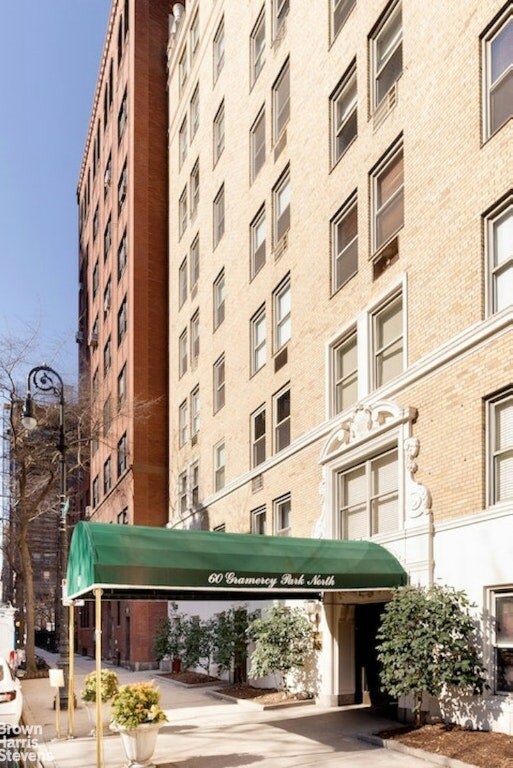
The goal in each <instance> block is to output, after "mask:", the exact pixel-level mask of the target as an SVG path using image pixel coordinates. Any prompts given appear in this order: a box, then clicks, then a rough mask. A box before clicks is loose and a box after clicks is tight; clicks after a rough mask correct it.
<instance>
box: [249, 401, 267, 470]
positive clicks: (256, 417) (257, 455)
mask: <svg viewBox="0 0 513 768" xmlns="http://www.w3.org/2000/svg"><path fill="white" fill-rule="evenodd" d="M263 461H265V406H264V405H263V406H262V407H261V408H259V409H258V411H255V413H253V414H252V416H251V466H252V467H258V465H259V464H262V462H263Z"/></svg>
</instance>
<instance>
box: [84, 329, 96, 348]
mask: <svg viewBox="0 0 513 768" xmlns="http://www.w3.org/2000/svg"><path fill="white" fill-rule="evenodd" d="M87 343H88V344H89V346H90V347H97V346H98V334H97V333H95V332H94V331H91V333H90V334H89V338H88V340H87Z"/></svg>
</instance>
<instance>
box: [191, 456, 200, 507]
mask: <svg viewBox="0 0 513 768" xmlns="http://www.w3.org/2000/svg"><path fill="white" fill-rule="evenodd" d="M190 474H191V504H192V508H193V509H197V508H198V507H199V462H197V461H195V462H194V463H193V464H191V469H190Z"/></svg>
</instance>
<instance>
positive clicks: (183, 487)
mask: <svg viewBox="0 0 513 768" xmlns="http://www.w3.org/2000/svg"><path fill="white" fill-rule="evenodd" d="M178 509H179V511H180V514H181V515H183V514H184V513H185V512H187V472H181V473H180V474H179V475H178Z"/></svg>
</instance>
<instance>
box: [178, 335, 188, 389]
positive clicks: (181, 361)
mask: <svg viewBox="0 0 513 768" xmlns="http://www.w3.org/2000/svg"><path fill="white" fill-rule="evenodd" d="M186 371H187V328H186V329H185V330H184V331H183V333H182V334H181V335H180V338H179V339H178V376H179V378H181V377H182V376H183V375H184V373H185V372H186Z"/></svg>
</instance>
